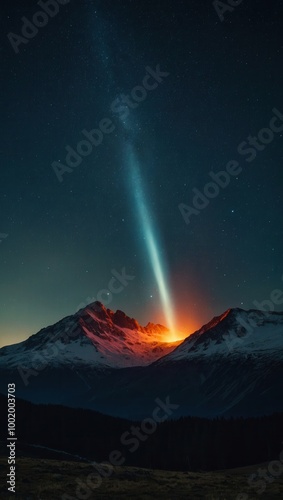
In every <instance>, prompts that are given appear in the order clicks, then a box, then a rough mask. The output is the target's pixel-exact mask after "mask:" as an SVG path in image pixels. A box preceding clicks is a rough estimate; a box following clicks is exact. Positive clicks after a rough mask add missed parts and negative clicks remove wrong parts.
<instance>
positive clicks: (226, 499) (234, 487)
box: [0, 457, 283, 500]
mask: <svg viewBox="0 0 283 500" xmlns="http://www.w3.org/2000/svg"><path fill="white" fill-rule="evenodd" d="M267 465H268V464H263V465H261V466H258V465H257V466H254V467H246V468H243V469H234V470H229V471H218V472H203V473H202V472H201V473H190V472H168V471H160V470H148V469H139V468H135V467H116V468H115V470H114V472H113V473H112V474H111V476H110V477H109V478H105V479H103V481H102V483H101V485H100V486H99V488H96V489H94V490H92V492H91V494H90V496H87V494H86V493H85V491H83V492H81V496H79V497H77V496H76V488H77V485H78V483H77V479H80V480H81V481H82V482H83V483H84V484H86V480H87V478H88V476H89V474H93V473H95V470H94V468H93V467H92V466H91V465H89V464H82V463H78V462H67V461H58V460H46V459H35V458H18V459H17V469H16V474H17V477H16V495H14V494H8V492H7V487H6V484H5V483H6V479H5V478H6V474H7V471H8V466H7V459H6V457H5V458H3V457H1V458H0V470H1V482H0V498H1V499H2V498H3V499H4V498H8V499H14V498H16V499H19V500H45V499H47V500H57V499H58V500H59V499H60V500H61V499H62V496H63V495H64V494H66V495H70V499H69V500H71V499H80V500H92V499H102V500H106V499H107V500H108V499H109V500H110V499H111V500H112V499H115V500H120V499H121V500H122V499H128V500H130V499H134V500H150V499H158V500H159V499H160V500H178V499H187V500H194V499H196V500H197V499H199V500H201V499H204V500H230V499H231V500H236V499H237V500H254V499H260V498H264V500H277V499H278V500H279V499H282V498H283V477H282V476H283V474H282V476H280V477H278V478H276V479H275V480H274V482H273V483H269V484H267V485H266V490H265V492H264V493H263V494H262V495H258V494H257V493H255V489H251V488H249V486H248V484H247V478H248V477H249V476H250V475H251V474H253V473H256V471H257V470H258V468H259V467H262V468H266V467H267ZM241 493H246V494H247V495H248V496H247V497H245V496H243V497H242V498H241V497H240V496H239V497H238V495H240V494H241ZM237 497H238V498H237ZM65 500H68V497H65Z"/></svg>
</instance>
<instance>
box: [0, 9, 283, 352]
mask: <svg viewBox="0 0 283 500" xmlns="http://www.w3.org/2000/svg"><path fill="white" fill-rule="evenodd" d="M280 4H281V2H280V1H279V0H275V1H274V2H273V3H272V8H271V7H270V6H269V5H268V4H267V2H264V1H259V2H255V3H254V2H253V5H251V3H250V2H247V1H243V2H242V4H241V5H239V6H238V7H237V8H236V9H235V10H234V11H233V12H227V13H226V14H225V19H224V21H223V22H221V21H220V20H219V18H218V16H217V13H216V12H215V10H214V8H213V5H212V2H210V1H205V2H199V1H197V0H193V1H190V2H188V1H182V0H179V1H178V2H175V1H173V0H165V1H162V2H161V1H156V2H152V3H151V2H148V1H147V2H146V1H144V0H142V1H140V2H136V1H131V0H121V1H120V2H116V1H114V0H111V1H110V0H106V1H103V2H102V1H94V0H93V1H91V0H89V1H86V0H84V1H82V2H78V1H75V0H71V1H70V2H69V3H68V4H67V5H64V6H63V5H61V6H60V12H59V13H58V14H57V15H56V16H54V17H53V18H52V19H50V20H49V22H48V24H47V25H46V26H45V27H42V28H40V29H39V32H38V33H37V34H36V36H34V37H33V38H31V39H29V41H28V43H26V44H23V43H22V44H21V45H19V53H18V54H15V52H14V50H13V48H12V46H11V43H10V42H9V40H8V38H7V34H8V33H9V32H13V33H16V34H20V32H21V26H22V21H21V17H22V16H26V17H27V18H28V19H32V17H33V15H34V13H36V12H38V11H39V10H40V8H39V6H38V5H37V4H36V3H35V2H33V1H27V0H21V1H20V0H15V1H13V2H10V1H4V2H3V3H2V16H1V17H2V20H1V24H2V26H1V28H2V29H1V33H2V48H1V53H2V60H3V62H2V85H3V92H2V93H1V104H2V110H3V111H2V121H1V138H2V142H3V148H2V154H1V158H2V166H1V183H0V195H1V212H0V233H1V234H8V237H6V238H3V237H2V242H1V244H0V276H1V280H0V303H1V318H0V331H1V340H0V342H1V345H5V344H7V343H13V342H15V341H18V340H21V339H23V338H26V337H27V336H28V335H31V334H33V333H36V332H37V331H38V330H39V329H40V328H42V327H44V326H47V325H49V324H51V323H54V322H55V321H57V320H59V319H61V318H62V317H64V316H66V315H68V314H72V313H74V312H75V311H76V310H77V309H78V307H79V306H80V305H82V304H85V303H87V302H89V301H90V300H92V299H94V300H95V299H97V298H102V297H104V298H105V301H106V302H108V304H109V305H108V307H110V308H113V309H117V308H119V309H122V310H124V311H125V312H126V313H127V314H128V315H130V316H134V317H136V319H138V320H139V321H140V322H141V323H142V324H144V323H147V322H148V321H154V322H161V323H166V317H165V315H164V310H163V309H162V307H161V301H160V296H159V289H158V286H157V284H156V280H155V277H154V273H153V271H152V268H151V264H150V258H149V254H148V252H147V249H146V244H145V243H146V241H145V238H146V235H145V234H144V231H143V227H142V224H141V223H140V221H139V218H138V214H137V210H136V205H135V203H134V196H133V195H135V193H134V192H132V190H133V189H134V188H133V187H132V189H131V184H130V182H129V178H128V177H129V172H128V170H127V168H126V167H125V161H124V152H125V148H124V145H125V143H127V141H128V140H129V137H130V138H131V141H132V144H133V145H134V149H135V152H136V155H137V157H138V158H139V165H140V167H141V171H142V181H143V186H144V189H145V193H146V200H147V205H148V206H147V208H148V211H149V213H150V219H151V222H152V225H153V227H154V228H155V237H156V242H157V246H158V253H159V258H160V263H161V266H162V270H163V273H164V277H165V280H166V283H167V289H168V294H169V296H170V299H171V301H172V306H173V307H174V311H175V316H176V324H177V327H178V328H179V329H182V330H185V331H186V332H188V333H190V332H191V331H192V330H194V329H195V328H197V327H198V326H200V325H202V324H203V323H204V322H206V321H208V320H209V319H210V318H211V317H212V316H213V315H216V314H220V313H222V312H223V311H224V310H225V309H227V308H228V307H243V308H251V307H254V305H253V302H254V300H258V301H262V300H264V299H268V298H269V297H270V293H271V292H272V290H274V289H283V282H282V279H281V277H282V274H283V267H282V254H283V251H282V250H283V244H282V208H283V202H282V180H283V146H282V145H283V142H282V139H283V132H278V133H275V134H274V138H273V139H272V140H271V141H270V143H269V144H266V145H265V146H264V148H263V147H260V146H253V148H254V151H256V157H255V158H254V160H253V161H251V162H248V161H246V160H247V158H249V157H248V156H247V155H243V154H242V155H241V154H239V152H238V151H237V149H238V146H239V145H240V144H241V143H242V142H243V141H248V137H249V136H252V137H254V136H257V134H258V133H259V132H260V131H261V130H262V129H263V128H268V127H269V124H270V120H271V119H272V117H273V116H274V113H273V111H272V110H273V109H274V108H276V109H277V110H278V111H281V113H283V99H282V85H283V81H282V80H283V72H282V37H281V26H280V18H281V17H282V5H280ZM158 64H159V65H160V68H161V71H163V72H167V73H169V75H168V76H167V77H164V79H163V82H162V83H161V82H158V86H157V88H155V89H154V90H148V93H147V97H146V98H145V99H144V100H143V101H142V102H139V103H138V106H135V107H134V109H131V106H130V109H129V117H130V123H131V130H129V131H128V132H127V131H126V130H125V127H123V126H122V124H121V120H120V119H119V116H118V114H117V113H116V115H115V112H114V113H113V108H112V110H111V104H112V103H113V101H115V99H117V98H119V99H121V95H122V94H126V95H127V94H129V93H130V92H131V91H132V89H133V88H134V87H136V86H137V85H141V83H142V82H143V79H144V77H145V75H146V74H148V70H146V68H147V67H151V68H152V69H155V68H156V66H157V65H158ZM150 83H151V84H153V83H154V80H153V79H151V80H150ZM120 114H121V112H120ZM104 118H109V119H111V120H112V123H113V124H114V125H115V130H113V131H112V132H111V133H109V134H105V135H104V137H103V142H102V143H101V144H100V145H99V146H97V147H94V148H93V152H92V153H91V154H90V155H89V156H87V157H85V158H84V159H83V161H82V162H81V164H80V165H78V166H77V167H76V168H74V169H73V171H72V172H68V173H67V172H66V173H64V175H63V178H62V182H59V180H58V178H57V176H56V175H55V172H54V170H53V168H52V166H51V164H52V162H54V161H56V162H61V163H65V157H66V154H67V153H66V150H65V148H66V146H67V145H70V146H71V147H72V148H76V146H77V144H78V142H79V141H81V140H83V139H85V137H84V136H83V134H82V130H84V129H85V130H87V131H90V130H91V129H94V128H97V127H98V126H99V123H100V122H101V120H102V119H104ZM120 118H121V116H120ZM276 123H277V127H279V125H280V119H279V118H278V120H277V122H276ZM282 124H283V122H282ZM262 137H267V136H264V133H263V135H262ZM260 144H261V145H262V143H260ZM250 155H251V156H252V154H251V153H250ZM230 160H235V161H238V162H239V165H240V167H241V173H240V175H238V176H234V177H231V180H230V183H229V185H228V186H227V187H226V188H221V189H219V194H218V195H217V196H216V197H215V198H213V199H211V200H210V202H209V204H208V206H207V207H206V208H205V209H203V210H200V213H199V214H198V215H196V214H194V215H192V216H191V217H190V223H189V224H186V223H185V221H184V218H183V217H182V215H181V212H180V210H179V205H180V204H185V205H187V206H191V207H192V206H193V205H192V202H193V197H194V194H193V189H198V190H200V191H201V192H203V189H204V187H205V186H206V184H207V183H208V182H211V180H212V179H211V177H210V175H209V174H210V172H214V173H217V172H218V171H220V170H225V168H226V165H227V163H228V162H229V161H230ZM123 268H125V270H126V273H127V274H128V275H130V276H131V277H133V276H135V278H134V279H131V280H129V282H128V283H127V286H125V285H123V284H121V285H122V286H121V290H119V292H118V293H112V294H111V292H109V283H110V282H111V279H112V280H113V272H112V271H113V270H115V271H116V273H120V272H121V270H122V269H123ZM114 274H115V273H114ZM117 283H118V282H117V281H116V289H117V287H118V285H117ZM112 284H113V281H112ZM101 290H108V292H109V293H110V295H108V296H107V293H106V292H105V293H104V295H101V294H100V292H101ZM282 307H283V306H282V305H280V304H278V305H276V309H282Z"/></svg>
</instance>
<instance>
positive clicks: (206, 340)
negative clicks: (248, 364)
mask: <svg viewBox="0 0 283 500" xmlns="http://www.w3.org/2000/svg"><path fill="white" fill-rule="evenodd" d="M249 355H254V356H271V355H272V356H274V357H281V359H283V313H279V312H264V311H256V310H250V311H245V310H243V309H228V310H227V311H226V312H225V313H224V314H222V315H221V316H218V317H215V318H213V320H212V321H210V322H209V323H207V324H206V325H204V326H203V327H202V328H201V329H200V330H198V331H196V332H195V333H193V334H192V335H191V336H190V337H188V338H187V339H185V340H184V342H182V344H181V345H179V346H178V347H177V348H176V349H174V350H173V351H172V352H171V353H170V354H168V355H167V356H165V357H164V358H162V360H160V361H159V362H160V363H161V362H166V363H168V362H170V361H180V360H185V359H187V360H189V359H193V358H197V357H202V358H206V357H212V356H225V357H227V356H229V357H231V356H234V357H237V356H240V357H244V358H245V357H247V356H249Z"/></svg>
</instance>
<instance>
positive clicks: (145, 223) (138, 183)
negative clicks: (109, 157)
mask: <svg viewBox="0 0 283 500" xmlns="http://www.w3.org/2000/svg"><path fill="white" fill-rule="evenodd" d="M126 153H127V162H128V164H129V167H130V172H131V180H132V184H133V189H134V194H135V200H136V204H137V209H138V215H139V219H140V221H141V226H142V230H143V233H144V235H145V243H146V246H147V250H148V254H149V258H150V262H151V266H152V269H153V273H154V276H155V279H156V282H157V285H158V290H159V294H160V300H161V303H162V308H163V311H164V316H165V318H166V322H167V327H168V328H169V330H170V332H171V335H174V331H175V319H174V312H173V304H172V300H171V298H170V295H169V292H168V289H169V288H168V285H167V283H166V279H165V276H164V274H165V273H164V270H163V268H162V265H161V258H160V255H159V252H158V248H157V241H156V238H155V236H154V229H153V224H152V222H151V217H150V214H149V211H148V209H147V204H146V199H145V195H144V189H143V186H142V178H141V173H140V167H139V161H138V158H137V155H136V154H135V151H134V149H133V146H132V145H131V144H127V150H126Z"/></svg>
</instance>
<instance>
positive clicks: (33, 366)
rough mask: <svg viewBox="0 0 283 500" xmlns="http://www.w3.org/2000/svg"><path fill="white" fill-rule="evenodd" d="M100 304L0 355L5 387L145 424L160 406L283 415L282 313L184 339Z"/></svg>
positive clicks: (222, 322)
mask: <svg viewBox="0 0 283 500" xmlns="http://www.w3.org/2000/svg"><path fill="white" fill-rule="evenodd" d="M166 335H168V331H167V329H166V328H165V327H164V326H162V325H154V324H153V323H148V324H147V326H145V327H142V326H141V325H139V323H138V322H137V321H136V320H135V319H134V318H130V317H129V316H127V315H126V314H125V313H124V312H122V311H119V310H118V311H116V312H113V311H111V310H110V309H107V308H105V306H104V305H103V304H101V303H100V302H94V303H93V304H90V305H88V306H87V307H85V308H83V309H81V310H80V311H78V312H77V313H76V314H74V315H72V316H69V317H67V318H64V319H63V320H61V321H59V322H58V323H56V324H55V325H52V326H50V327H47V328H44V329H43V330H41V331H40V332H39V333H37V334H35V335H33V336H31V337H30V338H29V339H27V340H26V341H24V342H21V343H19V344H15V345H12V346H7V347H3V348H2V349H0V391H1V392H3V393H6V388H7V383H11V382H14V383H16V393H17V396H18V397H21V398H23V399H26V400H28V401H31V402H34V403H53V404H64V405H66V406H69V407H74V408H76V407H81V408H88V409H93V410H96V411H99V412H102V413H104V414H108V415H112V416H117V417H122V418H129V419H143V418H147V417H149V416H150V415H151V414H152V412H153V410H154V408H155V406H156V400H157V399H158V400H159V401H160V400H162V401H167V400H168V401H171V402H172V404H173V405H174V406H175V407H176V410H174V412H172V416H171V418H179V417H181V416H187V415H192V416H200V417H215V416H235V417H237V416H243V417H249V416H262V415H268V414H271V413H274V412H280V411H283V402H282V393H283V313H282V312H265V311H256V310H249V311H245V310H243V309H238V308H235V309H228V310H227V311H226V312H224V313H223V314H222V315H220V316H218V317H215V318H213V319H212V320H211V321H210V322H209V323H207V324H206V325H204V326H203V327H202V328H200V329H199V330H197V331H196V332H195V333H193V334H192V335H190V336H188V337H187V338H186V339H184V340H183V341H178V342H175V343H168V342H165V340H164V339H165V338H166Z"/></svg>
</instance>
